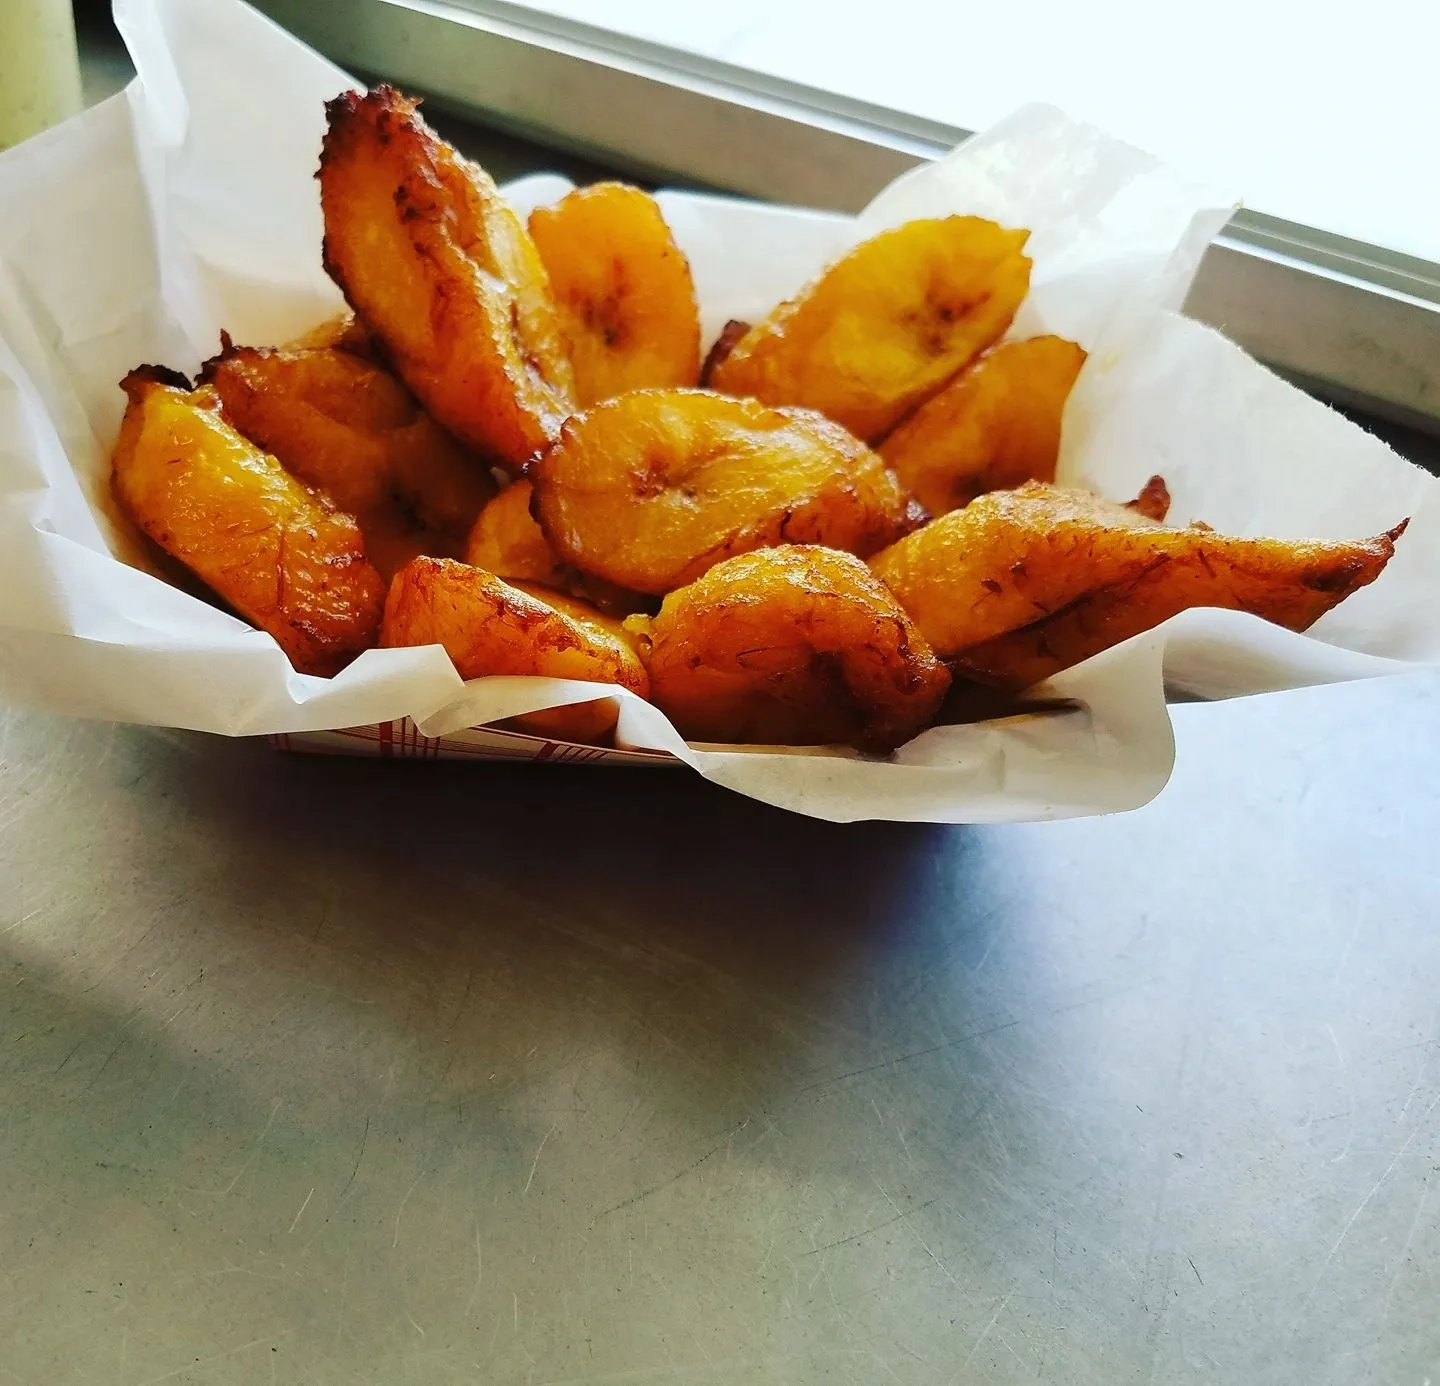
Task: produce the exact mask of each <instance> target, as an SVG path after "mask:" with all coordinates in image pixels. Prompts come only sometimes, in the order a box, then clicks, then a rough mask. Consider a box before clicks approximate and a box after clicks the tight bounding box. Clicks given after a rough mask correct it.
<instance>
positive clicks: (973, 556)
mask: <svg viewBox="0 0 1440 1386" xmlns="http://www.w3.org/2000/svg"><path fill="white" fill-rule="evenodd" d="M327 116H328V128H327V133H326V135H325V139H324V145H323V151H322V155H321V161H320V170H319V174H318V179H319V190H320V201H321V205H322V210H323V215H324V228H325V236H324V247H323V257H324V266H325V269H326V271H327V272H328V273H329V275H330V276H331V277H332V278H333V279H334V281H335V282H336V284H337V285H338V286H339V287H340V289H341V291H342V292H343V294H344V296H345V299H346V301H347V302H348V304H349V306H350V309H351V313H350V315H349V316H348V317H346V318H345V319H344V320H343V321H339V322H337V323H335V324H333V325H331V326H330V327H329V328H327V329H322V330H320V331H317V332H316V333H313V334H312V335H311V336H310V337H309V338H307V339H306V340H304V341H302V342H299V343H294V344H290V345H285V346H273V345H263V344H254V343H240V344H237V343H235V342H232V341H231V340H230V339H229V337H222V340H221V343H220V351H219V354H218V355H216V356H215V357H214V358H213V359H211V360H209V361H207V362H206V363H205V364H204V366H203V368H202V369H201V371H200V373H199V377H198V379H197V380H195V381H194V382H193V383H192V382H191V381H190V380H188V379H186V378H184V377H183V376H180V375H178V374H177V373H175V372H173V371H171V370H168V369H166V368H164V367H159V366H141V367H138V368H137V369H135V370H134V371H132V372H131V373H130V375H128V376H127V377H126V378H125V380H124V381H123V382H122V388H123V389H124V391H125V394H126V396H127V398H128V408H127V410H126V413H125V418H124V423H123V426H122V428H121V432H120V437H119V441H118V443H117V445H116V448H115V452H114V462H113V486H114V491H115V494H116V496H117V498H118V500H119V502H120V504H121V507H122V508H123V510H124V511H125V513H126V514H127V515H128V516H129V518H130V519H131V520H133V522H134V524H135V525H136V526H137V527H138V528H139V529H140V530H141V531H142V532H143V533H144V535H146V536H148V538H149V540H151V541H153V544H154V545H155V546H157V547H158V549H159V550H161V551H163V554H164V555H165V558H164V559H163V560H162V561H164V562H168V563H170V564H172V565H174V564H178V565H180V566H181V567H182V568H183V569H184V570H186V576H187V580H198V582H199V583H201V584H203V585H204V587H205V588H206V589H208V593H209V594H211V595H212V596H213V599H214V600H216V601H218V602H219V603H221V604H223V605H224V606H226V607H228V608H229V609H231V610H233V611H234V612H236V613H237V614H239V615H240V616H241V617H243V618H245V619H246V620H248V621H250V622H252V623H253V624H254V625H255V626H256V627H258V628H259V629H261V630H263V631H265V632H268V633H269V635H271V636H272V637H273V638H274V639H275V641H276V642H277V643H278V644H279V645H280V647H281V648H282V649H283V650H284V652H285V653H286V655H287V656H288V657H289V659H290V661H291V663H292V664H293V666H294V668H295V669H296V670H297V671H299V672H300V673H303V674H311V675H319V676H329V675H334V674H336V673H337V672H339V671H340V670H341V669H343V668H344V667H345V666H346V664H347V663H349V662H350V661H351V660H353V659H354V658H355V657H356V656H357V655H359V654H360V653H361V652H362V651H364V650H367V649H371V648H373V647H376V646H384V647H395V646H420V645H439V646H441V647H443V649H444V650H445V652H446V653H447V654H448V655H449V657H450V660H451V661H452V662H453V664H454V667H455V669H456V671H457V672H458V673H459V674H460V675H461V676H462V677H463V678H465V679H472V678H483V677H486V676H490V675H538V676H542V677H547V678H561V679H572V680H580V681H585V682H592V683H594V684H597V685H601V686H603V687H604V688H605V689H611V688H614V687H619V688H623V689H627V690H629V691H630V692H631V693H633V694H636V695H638V696H639V697H641V698H644V699H647V700H649V701H650V702H652V703H653V704H654V705H655V706H657V707H658V708H659V709H660V710H661V711H662V712H663V713H664V714H665V715H666V717H668V718H669V719H670V721H671V723H672V724H673V725H674V726H675V728H676V729H677V730H678V731H679V732H680V734H681V735H682V736H683V737H685V738H686V739H687V740H688V741H692V742H700V743H727V744H737V743H738V744H749V745H790V746H794V745H830V746H834V745H845V746H850V747H854V748H856V749H857V750H860V751H863V752H869V753H874V754H886V753H888V752H891V751H893V750H895V749H896V748H897V747H899V746H901V745H902V744H904V743H905V742H907V741H908V740H910V739H911V738H912V737H914V736H915V735H916V734H917V733H919V732H920V731H922V730H923V729H924V728H926V727H927V726H929V725H931V724H932V723H934V722H935V721H936V720H937V718H943V717H945V716H946V711H945V710H946V709H947V707H949V708H953V707H954V706H956V705H957V703H958V702H962V701H963V700H962V699H957V698H955V697H952V696H951V695H952V693H954V692H960V691H963V690H966V689H970V690H973V689H975V688H977V687H979V688H984V689H988V690H993V691H995V692H997V693H998V694H1000V695H1003V696H1005V697H1020V696H1022V695H1024V694H1025V693H1026V692H1027V690H1031V689H1033V688H1034V687H1035V686H1036V685H1039V684H1043V682H1044V681H1045V680H1046V679H1048V678H1049V677H1050V676H1052V675H1054V674H1056V673H1058V672H1059V671H1061V670H1063V669H1066V668H1068V667H1070V666H1072V665H1075V664H1078V663H1079V662H1081V661H1082V660H1085V659H1087V658H1089V657H1090V656H1092V655H1095V654H1097V653H1099V652H1101V651H1103V650H1105V649H1107V648H1109V647H1110V646H1112V645H1115V644H1117V643H1118V642H1120V641H1123V640H1127V639H1129V638H1130V637H1132V636H1135V635H1137V634H1139V633H1141V632H1143V631H1145V630H1148V629H1150V628H1152V627H1154V626H1156V625H1158V624H1159V623H1161V622H1163V621H1165V620H1167V619H1168V618H1169V617H1172V616H1174V615H1176V614H1177V613H1178V612H1181V611H1183V610H1185V609H1187V608H1191V607H1220V608H1229V609H1232V610H1238V611H1244V612H1249V613H1251V614H1253V615H1256V616H1259V617H1262V618H1264V619H1265V620H1267V621H1272V622H1275V623H1277V624H1279V625H1282V626H1286V627H1289V628H1290V629H1292V630H1297V631H1300V630H1304V629H1306V628H1307V627H1308V626H1309V625H1311V623H1313V622H1314V621H1315V620H1317V619H1318V618H1319V617H1320V616H1321V615H1323V614H1324V613H1325V612H1326V611H1328V610H1329V609H1330V608H1332V607H1334V606H1335V605H1336V604H1337V603H1339V602H1342V601H1344V600H1345V599H1346V597H1348V596H1349V595H1350V594H1351V593H1353V592H1355V591H1356V590H1357V589H1358V588H1360V587H1363V586H1365V585H1366V584H1367V583H1370V582H1373V581H1374V580H1375V578H1376V577H1378V576H1379V574H1380V573H1381V571H1382V570H1383V569H1384V567H1385V565H1386V562H1387V561H1388V560H1389V558H1390V557H1391V554H1392V553H1393V550H1394V545H1395V542H1396V540H1397V539H1398V538H1399V537H1400V534H1401V532H1402V530H1403V528H1404V523H1403V521H1402V522H1401V523H1399V524H1397V525H1396V527H1395V528H1394V529H1393V530H1391V531H1390V532H1389V533H1387V534H1381V535H1378V536H1374V537H1369V538H1360V539H1356V540H1355V541H1353V542H1334V541H1318V540H1317V541H1314V542H1304V541H1296V540H1293V539H1269V538H1263V537H1255V536H1246V537H1232V536H1227V535H1224V534H1220V533H1216V532H1214V531H1212V530H1211V529H1210V528H1208V527H1207V526H1206V525H1204V524H1202V523H1192V524H1190V525H1188V526H1186V527H1183V528H1180V527H1173V526H1169V525H1167V524H1166V512H1167V509H1168V505H1169V496H1168V494H1167V492H1166V488H1165V483H1164V481H1163V479H1162V478H1160V477H1155V478H1154V479H1153V480H1152V481H1151V482H1150V484H1149V485H1148V486H1146V487H1145V489H1144V490H1143V491H1142V493H1141V494H1140V495H1139V496H1136V497H1133V498H1131V497H1124V496H1121V497H1102V496H1098V495H1094V494H1090V493H1089V492H1086V491H1081V490H1076V489H1071V488H1066V487H1061V486H1057V485H1056V484H1055V475H1056V464H1057V458H1058V455H1059V450H1060V440H1061V425H1062V419H1063V416H1064V412H1065V406H1066V400H1067V398H1068V396H1069V395H1070V392H1071V388H1072V386H1073V385H1074V383H1075V381H1076V378H1077V376H1078V375H1079V373H1080V372H1081V370H1082V369H1083V368H1084V366H1085V361H1086V356H1085V352H1084V351H1083V350H1082V349H1081V348H1080V347H1079V346H1077V345H1076V344H1075V343H1074V342H1070V341H1066V340H1063V339H1061V338H1059V337H1054V336H1043V337H1035V338H1030V339H1018V340H1017V339H1015V338H1013V337H1012V336H1010V335H1009V333H1010V329H1011V325H1012V321H1013V320H1014V318H1015V315H1016V312H1017V310H1018V309H1019V308H1020V306H1021V304H1022V302H1023V301H1024V300H1025V297H1026V294H1027V292H1028V289H1029V281H1030V269H1031V262H1030V260H1029V258H1027V256H1026V253H1025V248H1026V241H1027V232H1026V231H1025V230H1023V229H1015V228H1008V227H1002V226H999V225H996V224H995V223H993V222H991V221H987V220H984V219H981V218H979V217H973V216H946V217H939V218H933V219H925V220H915V221H910V222H908V223H906V224H904V225H901V226H898V227H895V228H894V229H891V230H888V231H885V232H883V233H882V234H880V235H877V236H875V237H874V238H873V239H870V240H868V241H865V242H863V243H862V244H860V245H858V246H856V247H855V248H854V249H852V250H850V251H849V252H848V253H847V254H845V255H844V256H843V257H841V258H840V259H838V260H836V261H835V262H834V263H833V264H831V265H830V266H829V267H828V268H826V269H825V270H824V271H823V272H822V273H821V274H820V275H819V276H818V277H817V278H815V279H814V280H813V281H812V282H811V283H809V284H807V285H806V286H805V287H804V288H802V289H801V290H800V291H799V292H798V293H797V294H796V295H795V296H794V297H793V298H791V299H789V300H788V301H786V302H784V303H780V304H778V305H776V306H775V307H774V308H773V309H772V310H771V311H770V313H769V314H768V316H766V317H765V318H764V319H763V320H761V321H757V322H755V323H753V324H747V323H731V324H729V325H728V326H727V327H726V329H725V331H724V332H723V333H722V334H721V336H720V338H719V339H718V340H717V341H716V342H715V343H714V344H713V346H711V347H710V349H709V350H708V352H707V351H705V350H704V347H705V343H703V342H702V340H701V329H700V315H699V312H698V309H697V303H696V294H695V288H694V285H693V283H692V279H691V274H690V269H689V266H688V265H687V263H686V260H685V257H684V255H683V254H682V253H681V251H680V249H679V248H678V246H677V245H676V243H675V240H674V238H673V236H672V234H671V231H670V229H669V227H668V226H667V225H666V222H665V220H664V217H663V216H662V215H661V211H660V208H659V206H658V205H657V203H656V202H655V200H654V199H653V198H652V197H650V196H649V195H648V194H647V193H645V192H643V191H641V190H640V189H638V188H635V187H630V186H627V185H624V184H621V183H601V184H598V185H595V186H592V187H586V188H581V189H577V190H575V191H573V192H571V193H569V194H568V195H567V196H565V197H564V198H563V199H562V200H561V201H560V202H558V203H557V204H556V205H554V206H550V207H545V208H541V209H539V210H537V211H535V212H534V213H533V214H532V215H531V216H530V218H529V220H528V224H527V223H526V222H525V221H522V220H521V218H520V217H519V216H518V215H517V214H516V213H515V212H514V211H513V210H512V209H511V208H510V207H509V206H508V205H507V204H506V202H505V201H504V200H503V198H502V197H501V195H500V193H499V191H498V190H497V188H496V186H495V184H494V183H493V182H492V181H491V179H490V178H489V177H488V176H487V175H486V173H485V172H484V171H483V170H482V169H481V168H479V167H478V166H476V165H475V164H473V163H471V162H469V161H467V160H466V159H464V158H462V157H461V156H460V155H459V154H458V153H457V152H456V151H455V150H454V149H453V148H451V147H450V146H449V145H448V144H446V143H445V142H444V141H443V140H441V139H439V138H438V137H437V136H436V135H435V134H434V133H433V132H432V131H431V130H430V129H429V127H428V126H427V125H426V124H425V122H424V121H423V120H422V119H421V117H420V115H419V113H418V111H417V108H416V103H415V102H413V101H411V100H409V99H407V98H406V97H404V96H402V95H401V94H399V93H398V92H396V91H394V90H393V89H391V88H389V87H384V86H382V87H379V88H377V89H375V90H374V91H371V92H369V93H368V94H361V93H357V92H350V93H347V94H346V95H343V96H341V97H339V98H337V99H336V100H335V101H333V102H331V103H330V104H329V105H328V107H327ZM1397 518H1398V517H1397ZM991 705H992V706H993V705H994V704H993V700H992V703H991ZM615 707H616V703H615V700H614V699H613V698H605V697H601V696H599V690H597V699H596V700H595V701H594V702H591V703H580V704H577V705H572V706H567V707H559V708H554V709H551V710H548V711H543V712H536V713H532V714H528V715H527V716H526V717H524V718H521V719H516V720H517V723H518V725H519V729H521V730H525V731H530V732H533V733H535V734H538V735H544V736H546V737H552V738H556V739H558V740H561V741H571V742H577V743H586V744H594V745H604V744H606V742H607V739H608V738H610V737H611V736H612V734H613V731H614V728H615V722H616V711H615Z"/></svg>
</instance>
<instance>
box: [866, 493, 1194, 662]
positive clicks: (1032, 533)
mask: <svg viewBox="0 0 1440 1386" xmlns="http://www.w3.org/2000/svg"><path fill="white" fill-rule="evenodd" d="M1174 532H1175V531H1170V530H1163V529H1161V527H1160V526H1159V525H1158V524H1157V523H1156V522H1155V521H1154V520H1151V519H1150V518H1149V517H1148V516H1146V515H1144V514H1141V513H1140V512H1139V511H1138V510H1134V509H1131V508H1129V507H1127V506H1123V505H1116V504H1114V503H1112V502H1111V501H1107V500H1103V499H1101V497H1099V496H1096V495H1092V494H1091V493H1090V492H1088V491H1080V490H1072V489H1069V488H1064V487H1059V486H1050V485H1047V484H1046V483H1044V482H1039V481H1031V482H1026V483H1025V485H1023V486H1021V487H1019V488H1018V489H1016V490H1014V491H990V492H988V493H987V494H985V495H983V496H979V497H977V498H976V499H975V500H973V501H971V502H970V504H969V505H967V506H966V507H965V508H964V509H963V510H952V511H951V512H950V513H949V514H948V515H942V516H940V518H939V519H937V520H932V521H931V522H930V523H929V524H928V525H926V526H925V528H924V529H922V530H920V531H918V532H917V533H915V534H912V535H909V536H908V537H907V538H904V539H902V540H900V541H899V543H897V544H893V545H891V547H890V548H888V549H886V550H885V551H884V552H883V553H878V554H876V555H875V557H874V558H873V559H871V562H870V566H871V567H872V568H873V569H874V570H875V572H876V574H877V575H878V576H879V578H880V580H881V581H882V582H884V583H885V585H886V586H887V587H888V588H889V589H890V590H891V591H892V592H893V593H894V594H895V596H896V597H897V598H898V599H899V602H900V605H901V606H903V607H904V608H905V610H906V611H908V612H909V613H910V616H911V617H912V619H913V620H914V621H915V623H916V624H917V625H918V626H919V627H920V629H921V630H922V631H924V632H925V638H926V639H927V640H928V641H929V642H930V643H931V645H933V646H934V648H935V651H936V653H937V654H939V655H940V656H941V657H942V658H948V657H949V656H951V655H954V654H957V653H959V652H960V651H961V650H964V649H967V648H968V647H969V646H971V645H977V644H979V643H980V642H981V641H982V640H988V639H990V638H991V637H993V636H996V635H1001V634H1003V633H1004V632H1006V631H1010V630H1015V629H1017V628H1018V627H1020V626H1024V625H1029V624H1030V623H1031V622H1032V621H1035V620H1038V619H1040V618H1041V617H1042V616H1048V615H1049V614H1051V613H1052V612H1054V611H1057V610H1059V609H1060V608H1061V607H1062V606H1066V605H1068V604H1069V603H1070V602H1072V601H1074V600H1075V599H1076V598H1077V597H1080V596H1083V595H1084V594H1085V593H1086V592H1089V591H1091V590H1093V589H1094V588H1096V587H1105V586H1108V585H1110V584H1111V583H1116V582H1124V581H1126V580H1127V579H1130V578H1134V577H1137V576H1138V575H1139V574H1140V573H1141V572H1142V571H1144V569H1145V567H1146V565H1147V564H1148V563H1149V562H1150V560H1151V559H1152V558H1153V557H1154V555H1155V553H1156V552H1157V547H1156V545H1157V537H1156V536H1157V535H1160V536H1163V535H1168V534H1172V533H1174ZM1161 542H1162V543H1163V542H1166V541H1163V540H1162V541H1161Z"/></svg>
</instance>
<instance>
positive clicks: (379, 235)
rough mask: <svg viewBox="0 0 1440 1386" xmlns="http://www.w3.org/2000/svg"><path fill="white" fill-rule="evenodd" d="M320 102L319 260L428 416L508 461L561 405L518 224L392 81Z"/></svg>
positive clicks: (566, 389)
mask: <svg viewBox="0 0 1440 1386" xmlns="http://www.w3.org/2000/svg"><path fill="white" fill-rule="evenodd" d="M325 111H326V116H327V118H328V121H329V128H328V129H327V131H326V134H325V140H324V144H323V147H322V151H321V156H320V172H319V175H318V176H319V179H320V203H321V208H322V210H323V212H324V217H325V268H326V270H327V272H328V273H329V274H330V277H331V278H332V279H334V280H335V282H336V283H337V284H338V285H339V286H340V288H341V290H342V291H343V292H344V294H345V297H346V299H347V300H349V302H350V305H351V306H352V307H353V308H354V309H355V311H356V312H357V313H358V314H359V315H360V316H361V317H362V318H363V319H364V321H365V323H366V324H367V325H368V326H369V327H370V329H371V330H372V331H373V332H374V333H375V334H376V335H377V336H378V337H379V338H380V340H381V341H382V343H383V344H384V347H385V351H386V355H387V356H388V357H389V359H390V361H391V363H392V364H393V366H394V367H395V370H396V371H397V372H398V373H399V375H400V376H401V378H402V379H403V380H404V381H405V383H406V384H407V385H408V386H409V387H410V388H411V389H412V390H413V391H414V392H415V394H416V395H417V396H419V398H420V400H421V402H422V403H423V404H424V405H425V407H426V409H428V410H429V412H430V413H431V414H432V415H433V416H434V418H435V419H436V421H437V422H439V423H440V424H441V425H442V426H443V427H444V428H446V429H448V430H449V431H450V432H451V433H453V434H454V435H455V436H456V437H457V438H458V439H459V440H460V441H461V442H462V443H464V444H466V445H467V446H468V447H471V448H474V449H476V450H477V451H480V452H483V453H485V454H486V455H488V456H493V457H494V458H495V459H496V460H497V461H499V462H501V463H503V464H504V465H506V466H507V467H509V468H510V469H511V470H512V471H516V472H518V471H519V469H520V468H521V467H522V466H523V465H524V462H525V460H526V458H528V457H529V456H530V455H531V454H532V453H533V452H535V451H536V450H537V449H539V448H542V447H545V446H546V445H547V444H548V443H549V442H550V441H551V439H553V438H554V437H555V434H556V432H557V431H558V429H559V427H560V423H561V421H562V420H563V419H564V418H565V416H566V415H567V414H569V413H570V411H571V409H572V408H573V406H574V378H573V375H572V372H571V368H570V359H569V356H568V355H567V354H566V350H565V343H564V338H563V336H562V334H561V331H560V324H559V318H558V315H557V313H556V310H555V303H554V299H553V297H552V295H551V292H550V281H549V277H548V276H547V275H546V273H545V267H544V265H543V264H542V263H541V261H540V257H539V255H538V253H537V252H536V250H535V246H534V244H533V242H532V241H531V239H530V236H529V233H528V232H527V231H526V230H525V227H524V225H523V224H522V223H521V221H520V219H519V218H518V217H517V216H516V215H515V213H514V212H513V211H511V209H510V208H509V207H508V206H507V205H506V204H505V202H504V200H503V199H502V198H501V196H500V194H499V191H498V190H497V189H496V187H495V184H494V183H493V182H492V181H491V179H490V177H489V175H488V174H487V173H485V171H484V170H483V169H481V168H479V167H478V166H477V165H475V164H472V163H470V162H469V161H468V160H466V159H463V158H461V157H460V155H459V154H458V153H456V151H455V150H454V149H453V148H451V146H450V145H448V144H446V143H445V142H444V141H443V140H441V139H439V138H438V137H437V136H436V135H435V134H434V133H433V132H432V131H431V130H430V128H429V127H428V126H427V125H426V124H425V122H424V121H423V120H422V119H421V118H420V116H419V114H418V113H417V110H416V103H415V102H413V101H411V100H408V99H407V98H406V97H403V96H401V95H400V94H399V93H398V92H397V91H395V90H394V89H393V88H392V87H388V86H380V87H377V88H376V89H375V90H374V91H372V92H369V93H368V94H366V95H363V96H362V95H360V94H359V93H358V92H353V91H352V92H346V93H345V94H344V95H342V96H338V97H336V98H335V100H333V101H331V102H329V103H327V105H326V107H325Z"/></svg>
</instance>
